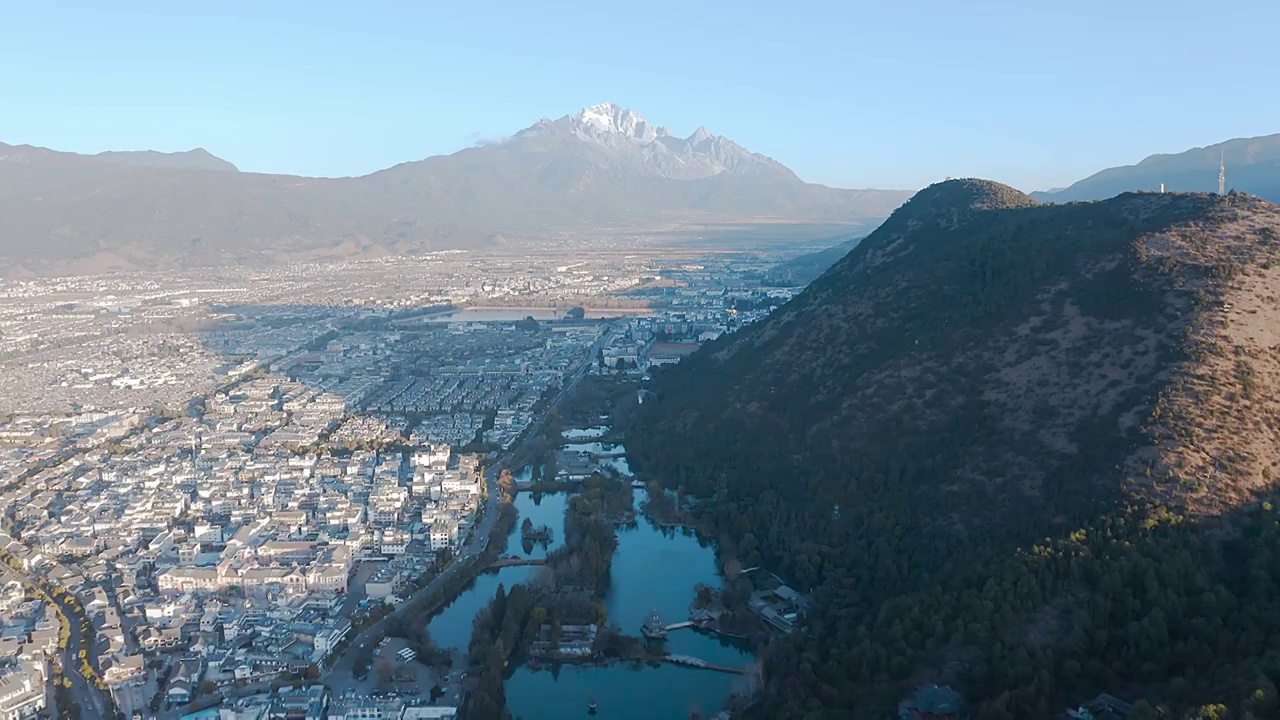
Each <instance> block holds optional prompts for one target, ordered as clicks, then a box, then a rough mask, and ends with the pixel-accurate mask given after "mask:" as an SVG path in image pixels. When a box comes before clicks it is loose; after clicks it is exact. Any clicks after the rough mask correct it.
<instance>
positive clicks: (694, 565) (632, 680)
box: [490, 490, 754, 720]
mask: <svg viewBox="0 0 1280 720" xmlns="http://www.w3.org/2000/svg"><path fill="white" fill-rule="evenodd" d="M643 497H644V491H643V490H637V491H635V499H636V503H637V505H638V504H639V502H640V500H641V499H642V498H643ZM610 577H611V579H612V582H611V585H610V589H609V592H608V594H607V595H606V596H605V609H606V610H608V612H609V622H616V623H618V624H619V625H620V626H621V627H622V630H623V632H625V633H627V634H629V635H639V634H640V625H641V624H642V623H643V622H644V620H645V618H646V617H648V615H649V613H651V612H653V611H654V610H657V611H658V613H659V614H660V615H662V617H663V619H665V620H666V621H667V622H668V623H675V622H682V621H684V620H687V619H688V617H689V604H690V602H692V601H693V588H694V586H695V585H697V584H698V583H704V584H707V585H715V586H718V585H719V583H720V574H719V571H718V569H717V567H716V559H715V550H714V548H713V547H711V546H710V545H704V544H702V543H700V542H699V541H698V539H697V537H696V536H694V535H693V534H692V531H690V532H688V533H685V532H682V531H675V532H672V531H671V530H670V529H661V528H658V527H656V526H654V525H653V524H651V523H650V522H649V521H648V520H646V519H644V518H643V517H641V518H640V521H639V523H638V525H637V527H635V528H630V529H623V530H620V531H619V532H618V550H617V552H616V553H615V554H614V557H613V570H612V573H611V575H610ZM490 595H491V596H492V590H491V591H490ZM666 649H667V650H668V651H670V652H672V653H676V654H681V655H692V656H694V657H699V658H702V659H703V660H706V661H708V662H712V663H716V664H718V665H729V666H733V667H746V666H747V665H749V664H750V663H751V662H752V661H753V659H754V658H753V657H752V655H751V653H750V652H747V651H746V650H745V649H742V648H741V647H739V646H737V644H735V643H729V642H726V641H722V640H720V639H719V638H717V637H715V636H712V635H704V634H702V633H699V632H697V631H694V630H690V629H686V630H676V631H673V632H672V633H671V634H670V635H669V636H667V640H666ZM742 683H743V679H742V678H741V677H739V676H737V675H729V674H725V673H718V672H711V671H708V670H696V669H693V668H684V667H677V666H674V665H667V664H663V665H659V666H658V667H656V668H655V667H652V666H650V665H648V664H639V663H623V664H615V665H609V666H604V667H594V666H577V665H562V666H561V667H560V668H559V671H558V672H552V671H551V670H546V669H543V670H534V669H532V668H529V667H527V666H521V667H519V668H517V669H516V671H515V672H514V673H513V674H512V676H511V677H510V678H508V679H507V682H506V693H507V704H508V705H509V706H510V708H511V714H512V715H513V716H516V717H523V718H524V719H525V720H557V719H558V718H567V717H579V716H581V717H586V715H587V699H588V698H589V697H594V698H595V699H596V702H597V703H598V704H599V706H600V712H599V714H598V715H596V716H595V717H597V718H602V719H607V718H616V719H620V720H641V719H642V718H644V719H648V718H687V717H688V716H689V711H690V710H695V709H696V710H698V711H700V712H701V713H702V716H703V717H708V716H709V715H711V714H714V713H715V712H716V711H717V710H719V709H720V707H721V705H722V704H723V703H724V701H725V699H726V698H728V697H729V695H730V694H732V693H733V692H734V690H735V689H737V688H738V687H740V686H741V684H742Z"/></svg>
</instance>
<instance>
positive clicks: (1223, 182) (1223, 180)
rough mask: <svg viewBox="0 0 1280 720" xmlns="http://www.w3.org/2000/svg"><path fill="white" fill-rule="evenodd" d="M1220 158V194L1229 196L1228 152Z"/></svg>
mask: <svg viewBox="0 0 1280 720" xmlns="http://www.w3.org/2000/svg"><path fill="white" fill-rule="evenodd" d="M1221 153H1222V154H1221V155H1219V156H1218V194H1219V195H1226V194H1227V151H1226V150H1222V151H1221Z"/></svg>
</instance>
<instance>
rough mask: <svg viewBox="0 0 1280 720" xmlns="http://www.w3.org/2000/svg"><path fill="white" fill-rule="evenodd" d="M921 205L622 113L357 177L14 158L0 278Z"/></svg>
mask: <svg viewBox="0 0 1280 720" xmlns="http://www.w3.org/2000/svg"><path fill="white" fill-rule="evenodd" d="M909 195H910V193H908V192H904V191H893V190H840V189H834V188H829V187H825V186H822V185H815V184H811V183H805V182H803V181H802V180H800V179H799V178H798V177H796V175H795V173H793V172H791V170H789V169H788V168H787V167H785V166H784V165H782V164H781V163H779V162H777V161H775V160H773V159H770V158H768V157H765V156H764V155H759V154H757V153H753V152H750V151H748V150H746V149H745V148H743V147H742V146H740V145H738V144H736V143H734V142H733V141H731V140H729V139H727V138H724V137H721V136H718V135H714V134H712V133H711V132H709V131H708V130H706V129H705V128H698V130H696V131H695V132H694V133H693V134H691V135H689V136H688V137H685V138H681V137H677V136H675V135H674V134H673V133H671V132H670V131H669V130H667V129H666V128H663V127H658V126H655V125H652V124H651V123H649V122H648V121H647V120H645V119H644V118H643V117H641V116H640V115H639V114H637V113H635V112H634V111H632V110H627V109H624V108H621V107H618V106H616V105H610V104H604V105H597V106H594V107H591V108H587V109H585V110H582V111H581V112H578V113H576V114H573V115H566V116H565V117H562V118H560V119H558V120H549V119H544V120H541V121H539V122H538V123H536V124H534V125H533V126H531V127H529V128H526V129H524V130H521V131H520V132H517V133H516V134H514V135H513V136H511V137H509V138H506V139H503V140H502V141H499V142H494V143H488V144H484V145H482V146H478V147H472V148H468V149H465V150H462V151H459V152H456V153H454V154H452V155H447V156H436V157H430V158H427V159H425V160H420V161H416V162H407V163H402V164H400V165H396V166H394V167H391V168H388V169H386V170H382V171H379V172H376V173H373V174H371V175H367V176H364V177H357V178H336V179H328V178H308V177H296V176H287V175H268V174H259V173H245V172H240V171H238V170H237V169H236V167H235V166H234V165H232V164H231V163H228V162H226V161H224V160H221V159H219V158H217V157H214V156H213V155H211V154H209V153H208V152H206V151H205V150H203V149H197V150H192V151H189V152H184V153H172V154H166V153H157V152H110V153H101V154H98V155H78V154H74V153H64V152H55V151H52V150H47V149H44V148H37V147H31V146H10V145H5V144H2V143H0V215H3V217H4V218H5V223H4V225H3V227H0V274H6V273H7V274H8V275H10V276H13V275H29V274H45V273H64V272H95V271H105V270H130V269H137V268H159V267H167V266H177V265H211V264H223V263H246V262H271V261H284V260H297V259H318V258H360V257H376V256H379V255H386V254H413V253H417V252H424V251H430V250H438V249H452V248H479V247H486V246H493V245H497V244H505V243H518V242H520V241H521V240H523V239H527V238H530V237H539V236H541V237H551V236H553V235H555V234H556V233H558V232H563V231H565V230H571V231H573V232H578V233H589V232H592V231H593V228H597V229H598V230H596V231H598V232H601V233H605V232H622V231H629V232H636V231H643V230H646V229H655V228H665V229H670V228H672V227H678V226H700V227H705V226H710V225H716V224H737V225H740V224H743V223H752V222H761V223H764V222H768V223H773V224H776V225H777V232H778V233H779V234H780V235H785V234H786V233H789V232H793V231H796V230H797V228H801V227H802V226H803V225H805V224H824V225H826V226H827V227H826V228H825V229H824V230H823V232H826V233H829V232H830V225H831V224H846V223H848V224H851V225H854V224H857V225H863V226H865V224H866V223H867V222H868V221H876V220H879V219H881V218H884V217H886V216H887V215H888V214H889V213H890V212H891V211H892V210H893V209H894V208H896V207H897V206H898V205H900V204H901V203H902V202H903V201H904V200H906V198H907V197H909ZM606 226H607V227H608V230H605V229H604V228H605V227H606Z"/></svg>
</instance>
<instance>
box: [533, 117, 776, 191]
mask: <svg viewBox="0 0 1280 720" xmlns="http://www.w3.org/2000/svg"><path fill="white" fill-rule="evenodd" d="M515 137H516V139H517V140H528V141H530V142H534V143H539V142H543V141H544V140H545V139H547V138H554V139H565V138H574V139H577V140H582V141H585V142H586V143H588V147H590V148H594V149H593V150H591V151H590V152H592V153H599V154H595V155H593V157H594V158H595V159H596V160H597V161H599V162H603V163H605V164H607V165H608V166H609V167H612V168H615V169H623V168H625V169H627V170H629V171H631V172H635V173H636V174H639V175H646V176H658V177H666V178H676V179H681V180H696V179H699V178H706V177H711V176H713V175H719V174H721V173H731V174H734V175H755V174H758V173H769V174H774V175H779V176H782V177H784V178H786V179H788V180H791V181H798V178H796V177H795V175H794V174H792V172H791V171H790V170H788V169H787V168H785V167H783V166H782V165H780V164H778V163H776V162H774V161H773V160H771V159H769V158H767V157H765V156H763V155H756V154H755V153H752V152H750V151H748V150H746V149H745V148H743V147H741V146H739V145H737V144H736V143H734V142H732V141H730V140H728V139H727V138H724V137H721V136H719V135H714V134H712V132H711V131H710V130H708V129H707V128H705V127H699V128H698V129H697V130H695V131H694V132H693V134H692V135H690V136H689V137H687V138H681V137H678V136H676V135H675V134H674V133H672V132H671V131H670V130H668V129H667V128H665V127H661V126H657V125H653V124H652V123H650V122H649V121H648V120H646V119H645V118H644V117H643V116H642V115H640V114H639V113H637V112H636V111H634V110H631V109H628V108H624V107H621V106H619V105H615V104H613V103H601V104H599V105H592V106H591V107H588V108H584V109H582V110H580V111H578V112H576V113H574V114H572V115H565V116H564V117H561V118H560V119H558V120H548V119H545V118H544V119H543V120H540V121H538V123H537V124H535V125H533V126H532V127H529V128H526V129H524V130H522V131H520V132H519V133H517V134H516V136H515Z"/></svg>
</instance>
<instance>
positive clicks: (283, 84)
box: [0, 2, 1280, 190]
mask: <svg viewBox="0 0 1280 720" xmlns="http://www.w3.org/2000/svg"><path fill="white" fill-rule="evenodd" d="M1104 9H1105V13H1106V15H1105V17H1106V18H1107V22H1106V23H1099V22H1098V17H1099V12H1100V11H1102V10H1104ZM1215 12H1216V13H1217V16H1216V23H1215V26H1216V27H1229V28H1231V34H1230V37H1229V39H1224V40H1219V39H1217V38H1219V37H1220V36H1221V35H1222V33H1221V32H1220V31H1216V30H1213V29H1212V28H1207V27H1206V26H1205V23H1204V22H1203V18H1202V17H1201V8H1200V6H1198V5H1195V6H1193V5H1190V4H1179V3H1160V4H1155V3H1153V2H1136V3H1130V4H1126V5H1123V6H1118V5H1115V4H1108V5H1106V6H1103V5H1102V4H1101V3H1095V2H1086V3H1078V4H1076V5H1074V6H1072V7H1071V8H1066V9H1063V8H1042V7H1024V6H1020V5H1016V4H1012V3H1003V2H984V3H980V4H977V5H969V6H965V7H955V8H953V7H949V6H937V7H933V8H930V9H928V10H927V11H924V12H921V11H920V10H918V9H908V8H900V7H897V6H893V5H883V6H879V7H870V8H853V7H845V6H843V5H838V4H832V3H822V2H819V3H807V4H803V5H800V6H795V5H789V6H787V8H785V9H779V8H776V7H773V6H771V5H769V4H766V3H734V4H725V3H705V4H700V5H699V6H697V7H694V8H689V7H685V6H683V5H676V4H671V3H665V4H664V3H662V2H659V3H656V4H649V5H646V6H645V7H644V8H634V9H631V8H608V9H605V8H595V7H590V6H579V5H576V4H574V5H569V4H567V3H565V4H558V5H556V4H553V5H551V6H538V7H537V8H525V7H518V6H514V7H509V6H506V5H503V4H501V3H489V4H486V5H478V6H467V7H445V6H441V7H425V6H423V7H419V6H416V5H412V4H396V5H391V6H384V7H381V8H375V9H371V10H369V9H362V10H361V11H360V12H358V13H357V12H349V11H347V10H345V9H344V8H342V7H341V6H338V5H332V4H321V5H310V4H308V5H306V6H302V5H287V4H285V5H272V6H269V7H261V6H257V5H248V4H245V5H242V6H240V10H239V11H233V12H220V13H212V12H210V13H205V12H203V11H196V10H191V9H174V8H172V7H170V6H168V5H160V4H154V3H142V4H139V5H134V6H130V7H123V8H117V7H110V8H108V7H97V6H94V5H90V4H84V5H80V6H78V7H76V8H75V12H67V8H65V6H64V7H63V8H60V9H59V10H58V11H57V12H55V11H52V10H50V9H47V8H44V7H41V6H23V7H18V8H13V9H11V10H10V16H11V20H12V26H14V27H26V28H29V29H31V31H29V32H23V33H15V34H14V35H13V37H11V38H10V40H9V42H7V43H6V44H5V46H4V47H3V48H0V61H4V62H5V63H6V64H7V65H8V66H10V67H21V68H22V69H23V72H21V73H14V75H15V77H14V78H13V79H12V81H11V83H10V86H9V87H7V88H6V95H7V97H6V102H5V104H4V106H3V107H0V127H3V130H0V141H3V142H6V143H10V144H32V145H39V146H43V147H49V148H52V149H56V150H64V151H72V152H82V153H91V152H101V151H105V150H141V149H147V150H159V151H163V152H175V151H183V150H189V149H191V148H195V147H203V148H205V149H207V150H208V151H209V152H211V153H213V154H214V155H217V156H218V157H221V158H223V159H226V160H228V161H229V162H232V163H234V164H235V165H236V166H237V167H239V168H240V169H242V170H245V171H250V172H268V173H281V174H297V175H307V176H318V177H339V176H358V175H364V174H368V173H370V172H373V171H376V170H379V169H382V168H386V167H389V166H392V165H395V164H397V163H400V162H406V161H411V160H418V159H422V158H425V157H429V156H433V155H442V154H449V153H452V152H456V151H458V150H461V149H464V148H466V147H469V146H471V145H475V144H477V143H479V142H481V141H483V140H486V139H490V138H496V137H502V136H506V135H509V134H511V133H513V132H515V131H517V130H519V129H521V128H524V127H527V126H529V125H531V124H533V123H534V122H536V121H537V120H538V119H540V118H542V117H551V118H556V117H560V116H562V115H565V114H569V113H573V112H576V111H577V110H579V109H581V108H582V107H585V106H589V105H593V104H596V103H600V102H613V103H616V104H618V105H622V106H625V107H629V108H632V109H634V110H636V111H637V112H639V113H640V114H642V115H644V116H645V117H646V118H648V119H649V120H650V121H652V122H653V123H655V124H658V125H666V126H669V127H671V128H672V129H673V131H674V132H675V133H676V134H679V135H682V136H683V135H687V134H689V133H691V132H692V131H693V130H694V129H695V128H697V127H698V126H699V125H705V126H706V127H708V128H709V129H710V130H711V131H712V132H714V133H717V134H721V135H724V136H726V137H729V138H731V139H733V140H734V141H736V142H738V143H740V144H742V145H743V146H745V147H747V148H749V149H750V150H752V151H754V152H758V153H761V154H764V155H768V156H769V157H772V158H774V159H776V160H778V161H779V162H781V163H783V164H785V165H787V166H788V167H790V168H792V169H793V170H795V172H796V173H797V174H798V175H799V176H800V177H802V178H803V179H805V180H806V181H809V182H814V183H821V184H825V185H830V186H833V187H845V188H864V187H875V188H895V189H910V188H916V187H921V186H923V185H926V184H928V183H930V182H933V181H936V180H940V179H942V178H943V177H944V176H952V177H962V176H973V177H989V178H993V179H997V180H1000V181H1002V182H1006V183H1009V184H1011V185H1014V186H1016V187H1019V188H1022V189H1025V190H1043V189H1048V188H1052V187H1060V186H1065V185H1068V184H1070V183H1071V182H1073V181H1075V180H1078V179H1080V178H1082V177H1085V176H1087V175H1089V174H1091V173H1093V172H1096V171H1097V170H1100V169H1102V168H1105V167H1111V166H1114V165H1123V164H1131V163H1135V162H1137V161H1139V160H1141V159H1142V158H1144V157H1146V156H1148V155H1150V154H1153V153H1176V152H1181V151H1183V150H1186V149H1188V148H1191V147H1199V146H1204V145H1209V144H1214V143H1218V142H1222V141H1225V140H1228V139H1232V138H1237V137H1252V136H1259V135H1267V134H1271V133H1274V132H1277V131H1280V127H1277V126H1276V125H1275V124H1274V121H1273V120H1272V118H1273V117H1275V116H1276V115H1277V111H1278V110H1280V99H1278V98H1276V97H1275V96H1274V94H1273V93H1270V92H1269V90H1268V88H1267V87H1266V84H1265V83H1259V82H1255V81H1254V80H1252V79H1251V77H1252V76H1251V74H1250V73H1248V72H1226V71H1225V70H1226V69H1227V68H1233V67H1234V68H1237V69H1243V70H1247V69H1248V68H1249V67H1250V63H1251V59H1250V58H1251V57H1252V49H1251V48H1254V47H1259V46H1261V45H1264V44H1265V43H1266V42H1267V38H1266V33H1267V28H1269V27H1270V26H1271V25H1272V23H1271V22H1269V20H1277V19H1280V8H1276V7H1273V6H1271V5H1269V4H1265V3H1261V2H1242V3H1236V4H1234V5H1232V6H1230V7H1226V8H1222V9H1220V10H1216V11H1215ZM815 19H820V20H821V22H814V20H815ZM46 28H48V29H54V28H56V32H53V31H50V30H45V29H46ZM1187 47H1203V48H1204V52H1203V53H1188V52H1184V51H1179V52H1173V51H1171V48H1187ZM1246 109H1247V111H1246ZM86 119H88V120H91V122H86Z"/></svg>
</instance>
